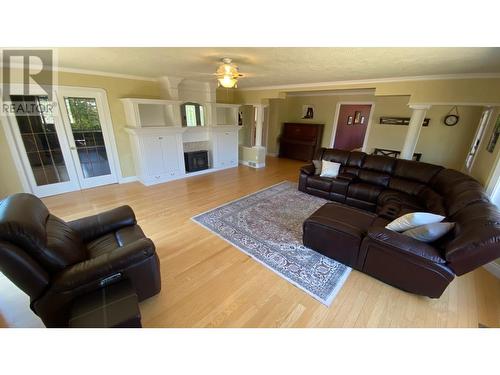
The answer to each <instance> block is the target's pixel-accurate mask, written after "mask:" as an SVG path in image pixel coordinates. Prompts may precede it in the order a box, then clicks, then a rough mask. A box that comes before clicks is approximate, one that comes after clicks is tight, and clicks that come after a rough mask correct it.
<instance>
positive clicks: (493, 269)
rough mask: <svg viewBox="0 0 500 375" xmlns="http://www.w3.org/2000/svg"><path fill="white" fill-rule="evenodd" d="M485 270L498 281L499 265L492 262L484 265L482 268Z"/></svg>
mask: <svg viewBox="0 0 500 375" xmlns="http://www.w3.org/2000/svg"><path fill="white" fill-rule="evenodd" d="M483 268H484V269H485V270H487V271H488V272H489V273H491V274H492V275H494V276H496V277H497V278H498V279H500V264H499V263H497V262H495V261H493V262H491V263H488V264H485V265H484V266H483Z"/></svg>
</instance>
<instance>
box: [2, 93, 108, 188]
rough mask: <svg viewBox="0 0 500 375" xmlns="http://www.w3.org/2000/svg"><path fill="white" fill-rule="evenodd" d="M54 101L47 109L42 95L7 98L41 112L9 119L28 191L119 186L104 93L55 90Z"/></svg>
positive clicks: (46, 98) (45, 98)
mask: <svg viewBox="0 0 500 375" xmlns="http://www.w3.org/2000/svg"><path fill="white" fill-rule="evenodd" d="M56 98H57V99H56V100H55V101H56V107H55V108H54V109H52V110H51V109H50V106H48V105H47V104H48V103H49V102H48V97H47V96H46V95H45V96H44V95H30V96H27V95H14V96H12V100H13V101H16V102H20V103H26V104H28V105H29V104H30V103H34V104H35V105H38V107H39V108H41V109H42V110H41V111H38V112H33V113H31V114H29V115H19V114H18V115H12V116H11V117H10V119H9V120H10V121H9V122H10V124H11V130H12V134H13V135H14V139H15V143H16V147H17V150H18V153H19V158H20V161H21V163H22V166H23V172H24V174H25V177H26V180H27V181H28V184H29V186H30V189H31V192H32V193H33V194H35V195H37V196H39V197H44V196H49V195H55V194H61V193H65V192H69V191H75V190H80V189H86V188H91V187H96V186H101V185H106V184H112V183H116V182H118V177H117V171H116V165H117V163H116V162H115V159H116V156H115V155H116V153H115V151H114V149H113V147H114V144H113V142H114V138H113V134H112V127H111V121H110V116H109V110H108V108H107V102H106V101H105V95H104V94H103V92H101V90H97V89H78V88H70V87H60V88H58V90H57V92H56Z"/></svg>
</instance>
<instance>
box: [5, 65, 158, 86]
mask: <svg viewBox="0 0 500 375" xmlns="http://www.w3.org/2000/svg"><path fill="white" fill-rule="evenodd" d="M2 67H3V64H0V68H2ZM10 67H11V68H12V69H23V68H24V65H23V64H11V65H10ZM52 71H53V72H62V73H75V74H86V75H93V76H103V77H112V78H122V79H132V80H136V81H150V82H158V79H159V78H160V77H158V78H153V77H145V76H137V75H133V74H122V73H110V72H103V71H100V70H88V69H77V68H65V67H54V68H52Z"/></svg>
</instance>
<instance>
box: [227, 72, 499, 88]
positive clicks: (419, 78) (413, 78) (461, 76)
mask: <svg viewBox="0 0 500 375" xmlns="http://www.w3.org/2000/svg"><path fill="white" fill-rule="evenodd" d="M492 78H500V73H464V74H440V75H426V76H407V77H390V78H373V79H359V80H356V79H354V80H347V81H330V82H314V83H296V84H286V85H274V86H255V87H248V88H238V89H237V90H239V91H256V90H286V89H298V88H307V89H310V88H321V87H328V86H337V85H354V84H356V85H359V84H374V83H389V82H406V81H436V80H451V79H453V80H455V79H492Z"/></svg>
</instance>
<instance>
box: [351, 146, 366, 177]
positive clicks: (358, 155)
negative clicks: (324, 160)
mask: <svg viewBox="0 0 500 375" xmlns="http://www.w3.org/2000/svg"><path fill="white" fill-rule="evenodd" d="M365 157H366V154H365V153H364V152H360V151H352V152H351V153H350V155H349V159H348V160H347V163H346V167H356V168H360V167H361V165H363V160H365ZM349 173H350V172H349Z"/></svg>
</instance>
